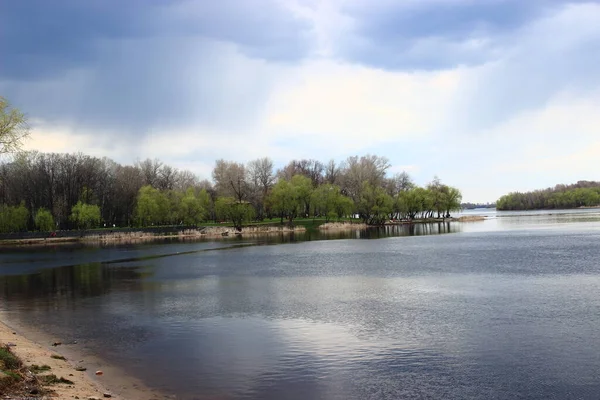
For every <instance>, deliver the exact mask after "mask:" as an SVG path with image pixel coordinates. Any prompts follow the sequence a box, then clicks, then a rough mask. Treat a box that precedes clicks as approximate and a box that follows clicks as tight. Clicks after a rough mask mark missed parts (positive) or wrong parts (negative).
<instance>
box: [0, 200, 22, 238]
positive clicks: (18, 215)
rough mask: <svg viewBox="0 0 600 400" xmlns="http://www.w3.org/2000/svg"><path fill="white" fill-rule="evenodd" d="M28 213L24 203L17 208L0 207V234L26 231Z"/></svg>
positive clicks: (4, 205)
mask: <svg viewBox="0 0 600 400" xmlns="http://www.w3.org/2000/svg"><path fill="white" fill-rule="evenodd" d="M28 219H29V211H27V208H26V207H25V203H23V202H21V204H19V205H18V206H8V205H6V204H1V205H0V232H5V233H9V232H22V231H26V230H27V221H28Z"/></svg>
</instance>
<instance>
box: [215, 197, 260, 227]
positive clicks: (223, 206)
mask: <svg viewBox="0 0 600 400" xmlns="http://www.w3.org/2000/svg"><path fill="white" fill-rule="evenodd" d="M215 212H216V214H217V218H220V219H223V220H226V221H230V222H231V223H233V227H234V228H235V229H237V230H238V231H241V230H242V226H243V224H244V222H247V221H250V220H252V219H253V218H254V215H255V213H254V208H252V205H251V204H250V203H248V202H245V201H241V202H240V201H237V200H236V199H234V198H233V197H219V198H218V199H217V201H216V202H215Z"/></svg>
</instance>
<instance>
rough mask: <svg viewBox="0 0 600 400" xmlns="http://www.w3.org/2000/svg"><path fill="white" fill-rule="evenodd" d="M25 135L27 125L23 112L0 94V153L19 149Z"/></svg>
mask: <svg viewBox="0 0 600 400" xmlns="http://www.w3.org/2000/svg"><path fill="white" fill-rule="evenodd" d="M27 136H29V125H28V124H27V117H26V116H25V114H23V113H22V112H21V111H19V110H18V109H16V108H14V107H12V106H11V105H10V103H9V102H8V100H6V99H5V98H4V97H2V96H0V154H6V153H13V152H16V151H18V150H20V149H21V147H22V146H23V141H24V140H25V139H26V138H27Z"/></svg>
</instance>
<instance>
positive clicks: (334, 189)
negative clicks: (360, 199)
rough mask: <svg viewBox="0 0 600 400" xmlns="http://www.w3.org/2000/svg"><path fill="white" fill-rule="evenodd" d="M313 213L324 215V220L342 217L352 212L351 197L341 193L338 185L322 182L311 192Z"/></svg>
mask: <svg viewBox="0 0 600 400" xmlns="http://www.w3.org/2000/svg"><path fill="white" fill-rule="evenodd" d="M311 201H312V207H313V215H315V216H317V215H322V216H325V218H326V222H329V220H330V219H333V218H338V219H340V218H343V217H346V216H348V215H350V214H351V213H352V210H353V209H354V203H353V202H352V199H350V198H349V197H346V196H344V195H343V194H342V192H341V189H340V187H339V186H336V185H330V184H323V185H321V186H319V187H317V188H316V189H315V190H314V192H313V194H312V200H311Z"/></svg>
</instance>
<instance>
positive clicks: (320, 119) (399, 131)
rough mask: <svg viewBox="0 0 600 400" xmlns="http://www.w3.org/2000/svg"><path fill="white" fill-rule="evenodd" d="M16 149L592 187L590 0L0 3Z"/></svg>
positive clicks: (596, 101) (597, 11) (595, 120)
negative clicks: (378, 163) (337, 165)
mask: <svg viewBox="0 0 600 400" xmlns="http://www.w3.org/2000/svg"><path fill="white" fill-rule="evenodd" d="M0 54H1V58H0V94H1V95H3V96H4V97H6V98H8V99H9V100H10V101H11V102H12V103H13V104H14V105H16V106H18V107H19V108H21V109H22V110H24V111H26V112H27V113H28V115H29V117H30V119H31V121H32V126H33V135H32V139H31V140H30V142H29V143H28V145H27V146H28V148H30V149H37V150H41V151H61V152H62V151H83V152H85V153H90V154H93V155H97V156H108V157H111V158H113V159H115V160H117V161H119V162H122V163H131V162H133V161H135V160H136V159H137V158H146V157H151V158H154V157H158V158H160V159H161V160H163V161H165V162H167V163H169V164H172V165H174V166H177V167H180V168H187V169H191V170H192V171H194V172H196V173H198V174H199V175H200V176H201V177H204V178H209V177H210V171H211V169H212V166H213V165H214V161H215V160H216V159H219V158H225V159H229V160H236V161H249V160H252V159H254V158H257V157H263V156H269V157H271V158H273V159H274V160H275V162H276V164H278V165H282V164H283V163H285V162H287V161H289V160H291V159H294V158H316V159H320V160H322V161H328V160H329V159H331V158H333V159H336V160H338V161H340V160H343V159H345V158H346V157H347V156H350V155H355V154H359V155H361V154H366V153H372V154H377V155H382V156H386V157H388V158H389V159H390V161H391V164H392V165H393V167H392V172H399V171H402V170H406V171H407V172H409V173H410V174H411V175H412V176H413V177H414V179H415V180H416V181H417V183H420V184H424V183H426V182H428V181H430V180H431V179H432V178H433V176H434V175H438V176H439V177H440V178H441V179H442V180H443V181H444V182H447V183H449V184H452V185H455V186H457V187H459V188H460V189H462V191H463V194H464V199H465V200H466V201H483V202H485V201H494V200H495V199H496V198H497V197H498V196H500V195H501V194H503V193H506V192H509V191H515V190H530V189H535V188H542V187H547V186H552V185H554V184H556V183H569V182H574V181H577V180H580V179H594V180H600V176H599V172H600V168H598V161H597V160H598V159H599V156H600V112H598V110H599V109H600V68H598V65H600V2H599V1H571V2H569V1H558V0H545V1H544V0H528V1H522V0H519V1H517V0H396V1H392V0H379V1H366V0H321V1H319V0H220V1H218V2H210V1H205V0H185V1H183V0H171V1H167V0H162V1H159V0H149V1H148V0H144V1H142V0H130V1H126V2H123V1H120V0H87V1H80V0H53V1H51V2H50V1H46V0H19V1H8V0H4V1H2V0H0Z"/></svg>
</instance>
